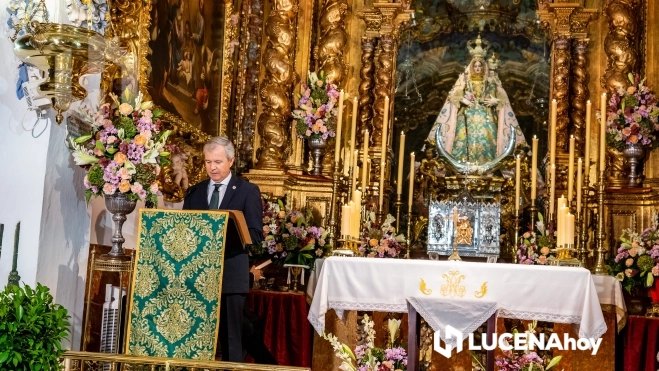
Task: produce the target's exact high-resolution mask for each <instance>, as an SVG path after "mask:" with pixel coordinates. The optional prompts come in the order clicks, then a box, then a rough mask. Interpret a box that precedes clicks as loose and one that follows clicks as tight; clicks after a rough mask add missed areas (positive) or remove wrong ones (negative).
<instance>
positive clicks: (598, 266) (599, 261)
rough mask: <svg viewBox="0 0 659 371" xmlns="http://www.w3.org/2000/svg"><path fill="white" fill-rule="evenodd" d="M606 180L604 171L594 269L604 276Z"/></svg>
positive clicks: (601, 173)
mask: <svg viewBox="0 0 659 371" xmlns="http://www.w3.org/2000/svg"><path fill="white" fill-rule="evenodd" d="M603 99H604V98H603ZM600 155H601V152H600ZM604 179H605V178H604V170H601V171H600V174H599V184H598V187H597V233H596V234H595V243H596V244H597V254H596V258H595V267H594V268H593V273H594V274H597V275H602V276H606V275H608V270H607V269H606V264H605V262H604V258H605V256H606V253H607V250H606V249H605V248H604V239H605V238H606V233H605V232H604V194H605V192H606V191H605V187H606V183H605V181H604Z"/></svg>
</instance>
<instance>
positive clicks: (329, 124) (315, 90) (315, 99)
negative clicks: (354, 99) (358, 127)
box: [292, 71, 339, 140]
mask: <svg viewBox="0 0 659 371" xmlns="http://www.w3.org/2000/svg"><path fill="white" fill-rule="evenodd" d="M297 97H298V103H297V109H295V110H293V113H292V116H293V118H295V119H296V120H297V125H296V127H295V129H296V131H297V134H298V137H300V138H302V139H318V138H322V139H323V140H327V138H329V137H334V135H335V133H334V128H333V127H334V124H335V123H334V121H335V120H336V116H337V114H338V108H337V107H335V105H336V104H337V102H338V101H339V91H338V90H337V86H336V85H335V84H332V83H328V82H327V81H326V76H325V73H324V72H323V71H320V76H318V75H317V74H316V73H315V72H309V76H308V83H307V84H302V94H297Z"/></svg>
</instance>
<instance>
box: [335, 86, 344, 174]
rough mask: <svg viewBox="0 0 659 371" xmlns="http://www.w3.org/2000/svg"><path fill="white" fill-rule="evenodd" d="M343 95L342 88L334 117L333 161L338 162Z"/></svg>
mask: <svg viewBox="0 0 659 371" xmlns="http://www.w3.org/2000/svg"><path fill="white" fill-rule="evenodd" d="M344 97H345V93H344V92H343V90H341V92H340V93H339V112H338V114H337V115H338V116H337V118H336V137H334V140H335V142H336V145H335V146H334V163H335V164H338V163H339V159H340V158H341V128H342V126H343V99H344Z"/></svg>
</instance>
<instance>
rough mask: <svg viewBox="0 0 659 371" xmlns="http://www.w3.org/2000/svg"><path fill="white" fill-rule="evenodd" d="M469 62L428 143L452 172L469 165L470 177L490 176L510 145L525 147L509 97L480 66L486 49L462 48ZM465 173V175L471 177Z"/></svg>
mask: <svg viewBox="0 0 659 371" xmlns="http://www.w3.org/2000/svg"><path fill="white" fill-rule="evenodd" d="M467 48H468V50H469V53H470V55H471V57H472V59H471V61H470V62H469V65H468V66H467V68H466V70H465V72H464V73H462V74H461V75H460V77H458V80H457V81H456V82H455V84H454V85H453V88H452V89H451V91H450V92H449V94H448V97H447V98H446V102H445V103H444V106H443V107H442V110H441V111H440V114H439V116H438V117H437V120H436V122H435V125H434V126H433V128H432V130H431V131H430V134H429V136H428V138H429V139H434V140H436V141H437V147H438V149H439V152H440V154H442V155H443V156H444V157H447V158H448V159H449V160H450V162H451V163H453V165H454V166H456V167H458V168H461V167H462V166H461V164H464V163H469V164H470V167H471V171H479V172H487V171H490V170H492V169H493V168H494V167H495V166H496V164H497V163H498V162H499V161H501V160H502V159H503V158H504V157H506V156H508V155H509V154H511V153H512V151H513V149H514V147H515V145H516V144H517V143H520V142H524V136H523V134H522V132H521V130H520V129H519V126H518V123H517V119H516V118H515V114H514V113H513V110H512V107H511V105H510V101H509V100H508V95H507V94H506V92H505V90H504V89H503V87H502V86H501V82H500V81H499V78H498V76H497V75H496V73H490V71H489V67H488V63H487V61H486V60H485V56H486V54H487V50H488V48H489V43H488V42H487V41H486V40H481V37H480V35H478V38H477V39H476V40H471V41H469V42H468V43H467ZM471 171H469V172H471Z"/></svg>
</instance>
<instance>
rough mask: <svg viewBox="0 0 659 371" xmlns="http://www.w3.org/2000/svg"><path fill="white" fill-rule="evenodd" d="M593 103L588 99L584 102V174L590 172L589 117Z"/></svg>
mask: <svg viewBox="0 0 659 371" xmlns="http://www.w3.org/2000/svg"><path fill="white" fill-rule="evenodd" d="M592 106H593V104H592V103H590V100H589V101H588V102H586V135H585V137H586V147H585V148H584V153H583V163H584V171H585V172H586V174H590V119H591V113H590V111H591V109H592Z"/></svg>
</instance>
